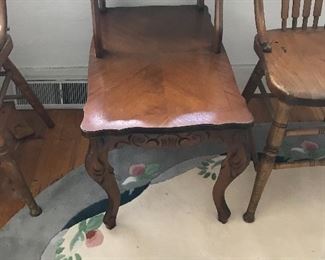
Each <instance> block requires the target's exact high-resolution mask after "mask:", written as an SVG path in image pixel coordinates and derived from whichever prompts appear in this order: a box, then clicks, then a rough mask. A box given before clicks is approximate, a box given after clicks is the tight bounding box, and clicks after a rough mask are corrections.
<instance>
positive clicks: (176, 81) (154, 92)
mask: <svg viewBox="0 0 325 260" xmlns="http://www.w3.org/2000/svg"><path fill="white" fill-rule="evenodd" d="M91 3H92V10H93V21H94V40H93V43H92V45H91V50H90V61H89V78H88V84H89V86H88V100H87V103H86V105H85V108H84V119H83V122H82V124H81V129H82V131H83V133H84V135H85V136H86V137H87V138H89V141H90V144H89V151H88V155H87V158H86V168H87V171H88V173H89V174H90V176H91V177H92V178H93V179H94V180H95V181H96V182H97V183H99V184H100V185H101V187H102V188H103V189H104V190H105V191H106V193H107V195H108V198H109V203H108V207H107V212H106V215H105V217H104V223H105V224H106V226H107V228H109V229H111V228H113V227H115V225H116V216H117V212H118V209H119V206H120V192H119V189H118V186H117V183H116V180H115V176H114V169H113V168H112V166H111V165H109V163H108V153H109V151H111V150H112V149H115V148H120V147H122V146H123V145H135V146H141V147H164V146H178V147H181V146H185V145H195V144H198V143H200V142H202V141H205V140H208V139H218V140H221V141H223V142H224V143H225V144H226V145H227V158H226V159H225V160H224V162H223V164H222V167H221V172H220V175H219V177H218V180H217V182H216V184H215V186H214V189H213V198H214V201H215V205H216V207H217V210H218V218H219V220H220V221H221V222H222V223H226V222H227V220H228V218H229V216H230V210H229V208H228V206H227V204H226V201H225V190H226V188H227V187H228V185H229V184H230V183H231V182H232V181H233V180H234V179H235V178H236V177H237V176H238V175H239V174H241V173H242V172H243V171H244V170H245V168H246V167H247V165H248V164H249V161H250V159H251V155H252V149H251V142H250V129H251V126H252V124H253V117H252V115H251V114H250V112H249V111H248V109H247V106H246V103H245V101H244V99H243V98H242V97H241V95H240V93H239V91H238V88H237V86H236V82H235V78H234V74H233V71H232V69H231V66H230V63H229V60H228V57H227V54H226V51H225V49H224V47H223V45H222V1H220V0H216V8H215V11H216V18H215V26H213V25H212V23H211V17H210V15H209V13H208V9H207V8H206V7H204V1H198V3H199V8H198V7H197V6H172V7H171V6H169V7H162V6H160V7H152V6H151V7H134V8H106V7H105V2H104V1H99V3H100V8H99V5H98V1H97V0H96V1H91ZM193 188H194V187H193ZM171 214H172V213H171Z"/></svg>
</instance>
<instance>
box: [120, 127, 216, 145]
mask: <svg viewBox="0 0 325 260" xmlns="http://www.w3.org/2000/svg"><path fill="white" fill-rule="evenodd" d="M209 136H210V134H209V132H208V131H205V132H203V131H201V132H193V133H182V134H159V135H157V134H156V135H154V134H131V135H128V136H124V137H119V138H118V139H117V140H115V142H114V148H121V147H123V146H124V145H133V146H138V147H181V146H189V145H195V144H199V143H201V142H203V141H206V140H208V139H209Z"/></svg>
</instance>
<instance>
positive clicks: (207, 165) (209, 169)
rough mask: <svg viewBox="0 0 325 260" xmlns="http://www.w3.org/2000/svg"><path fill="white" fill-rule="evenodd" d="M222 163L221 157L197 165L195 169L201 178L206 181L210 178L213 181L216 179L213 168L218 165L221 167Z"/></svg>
mask: <svg viewBox="0 0 325 260" xmlns="http://www.w3.org/2000/svg"><path fill="white" fill-rule="evenodd" d="M222 161H223V158H222V157H217V158H214V159H208V160H205V161H202V162H201V165H199V166H198V167H197V168H198V169H199V170H200V171H199V172H198V174H199V175H201V176H202V177H203V178H205V179H208V178H210V177H211V179H212V180H213V181H215V180H216V179H217V173H216V172H215V168H216V167H217V166H218V165H221V163H222Z"/></svg>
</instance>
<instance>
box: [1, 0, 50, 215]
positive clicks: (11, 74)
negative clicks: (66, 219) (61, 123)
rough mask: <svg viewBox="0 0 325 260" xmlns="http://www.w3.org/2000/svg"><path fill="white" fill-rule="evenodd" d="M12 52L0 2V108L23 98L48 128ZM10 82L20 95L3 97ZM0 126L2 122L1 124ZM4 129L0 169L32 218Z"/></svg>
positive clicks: (35, 210) (29, 196) (35, 212)
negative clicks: (6, 102)
mask: <svg viewBox="0 0 325 260" xmlns="http://www.w3.org/2000/svg"><path fill="white" fill-rule="evenodd" d="M12 49H13V43H12V40H11V37H10V35H9V34H7V8H6V1H5V0H0V69H1V72H0V76H2V77H5V79H4V81H3V85H2V87H1V89H0V108H1V107H2V105H3V103H4V101H8V100H15V99H18V98H25V99H26V100H27V101H28V102H29V103H30V104H31V105H32V107H33V108H34V109H35V111H36V113H37V114H38V115H39V116H40V117H41V118H42V120H43V121H44V122H45V124H46V125H47V126H48V127H49V128H52V127H54V123H53V121H52V120H51V118H50V117H49V116H48V114H47V113H46V111H45V110H44V107H43V105H42V104H41V103H40V102H39V100H38V99H37V97H36V96H35V95H34V93H33V92H32V90H31V89H30V88H29V86H28V83H27V82H26V80H25V79H24V77H23V76H22V74H21V73H20V72H19V70H18V69H17V68H16V66H15V65H14V64H13V63H12V61H11V60H10V59H9V55H10V53H11V51H12ZM11 80H12V81H13V82H14V83H15V85H16V87H17V88H19V90H20V92H21V93H22V96H17V95H6V93H7V90H8V87H9V84H10V82H11ZM1 123H3V122H1ZM4 128H5V126H4V125H2V124H1V127H0V170H1V173H4V174H6V176H7V177H8V178H9V179H10V181H11V182H12V184H13V186H14V188H15V189H16V191H17V193H18V195H19V196H20V197H21V198H22V199H23V200H24V201H25V202H26V204H27V206H28V207H29V209H30V214H31V215H32V216H38V215H39V214H41V212H42V211H41V209H40V207H39V206H38V205H37V204H36V203H35V200H34V199H33V197H32V194H31V192H30V190H29V189H28V186H27V184H26V182H25V180H24V177H23V174H22V173H21V172H20V170H19V167H18V165H17V164H16V162H15V161H14V159H13V157H12V155H11V151H10V149H9V147H8V144H7V141H6V139H5V135H4V134H3V131H5V129H4Z"/></svg>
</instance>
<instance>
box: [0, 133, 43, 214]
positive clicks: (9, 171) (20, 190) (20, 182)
mask: <svg viewBox="0 0 325 260" xmlns="http://www.w3.org/2000/svg"><path fill="white" fill-rule="evenodd" d="M0 169H1V170H2V171H3V172H4V173H5V174H6V175H7V177H8V178H9V179H10V181H11V182H12V184H13V187H14V189H15V190H16V192H17V194H18V195H19V196H20V197H21V199H22V200H23V201H24V202H25V203H26V205H27V206H28V208H29V211H30V215H31V216H33V217H36V216H39V215H40V214H41V213H42V209H41V208H40V207H39V206H38V205H37V204H36V202H35V200H34V198H33V195H32V193H31V191H30V190H29V188H28V186H27V184H26V181H25V179H24V177H23V174H22V173H21V171H20V170H19V167H18V165H17V164H16V162H15V161H14V160H13V159H12V158H11V156H10V154H9V151H8V147H7V146H6V144H5V140H4V138H2V137H1V136H0Z"/></svg>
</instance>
